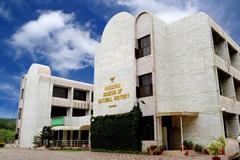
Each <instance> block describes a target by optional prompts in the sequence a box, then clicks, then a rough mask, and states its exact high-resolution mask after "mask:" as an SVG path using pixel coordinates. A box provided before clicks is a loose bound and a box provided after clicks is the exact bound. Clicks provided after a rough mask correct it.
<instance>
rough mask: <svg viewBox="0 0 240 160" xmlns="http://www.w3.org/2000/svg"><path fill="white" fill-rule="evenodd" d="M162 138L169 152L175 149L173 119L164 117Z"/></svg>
mask: <svg viewBox="0 0 240 160" xmlns="http://www.w3.org/2000/svg"><path fill="white" fill-rule="evenodd" d="M162 130H163V133H162V136H163V145H165V146H166V147H167V149H168V150H171V149H173V145H172V144H173V143H172V117H171V116H164V117H162Z"/></svg>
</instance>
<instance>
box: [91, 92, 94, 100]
mask: <svg viewBox="0 0 240 160" xmlns="http://www.w3.org/2000/svg"><path fill="white" fill-rule="evenodd" d="M91 94H92V97H91V102H93V95H94V94H93V92H91Z"/></svg>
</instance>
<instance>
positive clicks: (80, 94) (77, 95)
mask: <svg viewBox="0 0 240 160" xmlns="http://www.w3.org/2000/svg"><path fill="white" fill-rule="evenodd" d="M86 95H87V92H86V91H81V90H74V94H73V99H76V100H81V101H86Z"/></svg>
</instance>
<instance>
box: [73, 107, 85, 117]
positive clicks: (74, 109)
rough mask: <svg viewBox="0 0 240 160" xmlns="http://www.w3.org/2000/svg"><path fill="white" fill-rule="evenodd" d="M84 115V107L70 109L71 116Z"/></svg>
mask: <svg viewBox="0 0 240 160" xmlns="http://www.w3.org/2000/svg"><path fill="white" fill-rule="evenodd" d="M85 115H86V110H85V109H77V108H73V111H72V116H73V117H81V116H85Z"/></svg>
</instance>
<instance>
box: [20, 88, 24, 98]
mask: <svg viewBox="0 0 240 160" xmlns="http://www.w3.org/2000/svg"><path fill="white" fill-rule="evenodd" d="M23 98H24V89H22V90H21V99H23Z"/></svg>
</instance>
